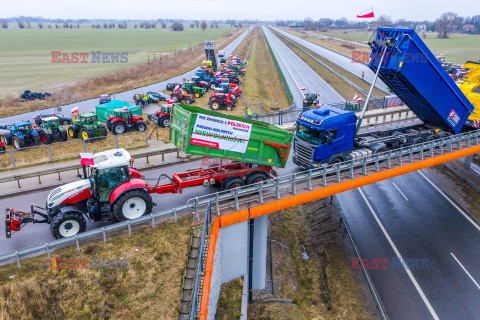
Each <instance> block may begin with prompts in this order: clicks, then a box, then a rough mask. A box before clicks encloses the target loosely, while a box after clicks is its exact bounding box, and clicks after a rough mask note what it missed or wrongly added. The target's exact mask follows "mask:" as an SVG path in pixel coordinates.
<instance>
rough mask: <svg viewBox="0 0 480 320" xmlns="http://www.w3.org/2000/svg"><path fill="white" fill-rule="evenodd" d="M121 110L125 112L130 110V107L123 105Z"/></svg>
mask: <svg viewBox="0 0 480 320" xmlns="http://www.w3.org/2000/svg"><path fill="white" fill-rule="evenodd" d="M120 111H125V112H128V107H127V106H125V107H123V108H122V109H120Z"/></svg>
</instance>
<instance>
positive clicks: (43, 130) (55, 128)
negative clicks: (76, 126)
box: [38, 117, 68, 144]
mask: <svg viewBox="0 0 480 320" xmlns="http://www.w3.org/2000/svg"><path fill="white" fill-rule="evenodd" d="M38 134H39V135H40V138H41V139H42V141H43V143H45V144H51V143H52V142H54V141H67V137H68V135H67V130H65V128H64V127H62V126H61V125H60V120H58V118H57V117H48V118H42V122H41V123H40V128H39V129H38Z"/></svg>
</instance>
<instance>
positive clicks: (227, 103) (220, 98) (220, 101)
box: [208, 93, 235, 111]
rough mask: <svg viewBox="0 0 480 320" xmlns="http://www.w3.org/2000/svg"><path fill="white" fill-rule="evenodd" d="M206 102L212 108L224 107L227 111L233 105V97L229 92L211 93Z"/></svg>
mask: <svg viewBox="0 0 480 320" xmlns="http://www.w3.org/2000/svg"><path fill="white" fill-rule="evenodd" d="M208 104H209V105H210V108H211V109H212V110H219V109H225V110H227V111H232V110H233V107H235V99H234V98H233V96H232V94H231V93H228V94H225V93H212V94H211V95H210V99H209V100H208Z"/></svg>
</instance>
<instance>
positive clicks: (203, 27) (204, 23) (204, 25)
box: [200, 20, 207, 31]
mask: <svg viewBox="0 0 480 320" xmlns="http://www.w3.org/2000/svg"><path fill="white" fill-rule="evenodd" d="M200 27H202V30H203V31H205V29H207V23H206V22H205V20H204V21H202V23H201V24H200Z"/></svg>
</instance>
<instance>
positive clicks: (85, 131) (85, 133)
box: [79, 127, 93, 142]
mask: <svg viewBox="0 0 480 320" xmlns="http://www.w3.org/2000/svg"><path fill="white" fill-rule="evenodd" d="M79 135H80V138H82V140H84V141H85V142H91V138H93V132H92V131H91V130H89V128H85V127H84V128H81V129H80V132H79Z"/></svg>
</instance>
